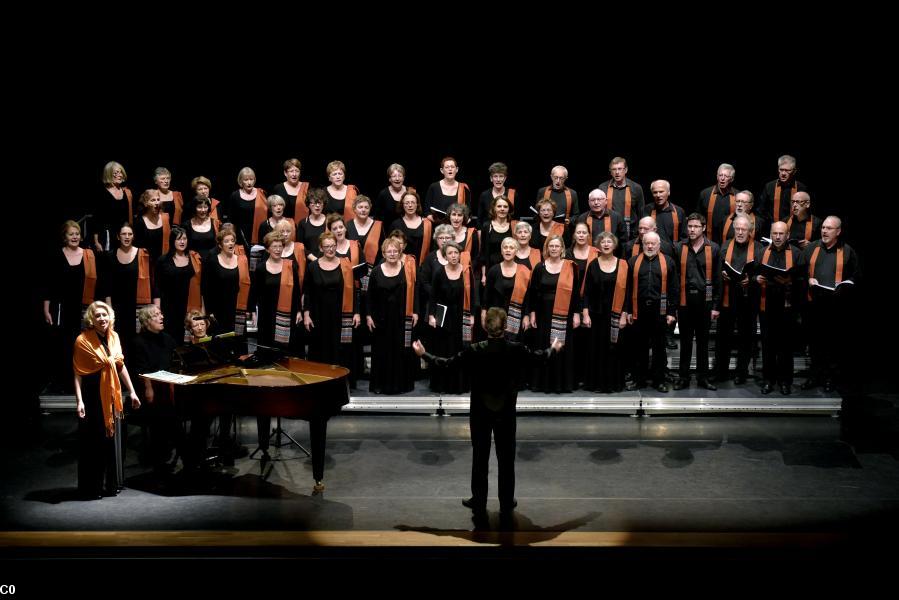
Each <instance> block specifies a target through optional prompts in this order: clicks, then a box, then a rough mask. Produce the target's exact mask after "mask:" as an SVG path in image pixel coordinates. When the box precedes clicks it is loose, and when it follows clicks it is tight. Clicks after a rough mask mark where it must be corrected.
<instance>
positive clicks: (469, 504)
mask: <svg viewBox="0 0 899 600" xmlns="http://www.w3.org/2000/svg"><path fill="white" fill-rule="evenodd" d="M462 506H464V507H465V508H470V509H471V510H473V511H474V512H486V510H487V502H486V501H479V500H477V499H475V498H474V497H472V498H466V499H465V500H463V501H462Z"/></svg>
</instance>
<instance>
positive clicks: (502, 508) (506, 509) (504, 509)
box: [499, 500, 518, 513]
mask: <svg viewBox="0 0 899 600" xmlns="http://www.w3.org/2000/svg"><path fill="white" fill-rule="evenodd" d="M516 506H518V500H512V503H511V504H502V503H500V505H499V512H500V513H510V512H512V511H513V510H515V507H516Z"/></svg>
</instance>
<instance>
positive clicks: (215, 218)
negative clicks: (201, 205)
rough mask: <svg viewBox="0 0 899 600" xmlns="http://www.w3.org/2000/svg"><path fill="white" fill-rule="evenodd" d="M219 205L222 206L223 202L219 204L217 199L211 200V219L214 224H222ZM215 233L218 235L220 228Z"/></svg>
mask: <svg viewBox="0 0 899 600" xmlns="http://www.w3.org/2000/svg"><path fill="white" fill-rule="evenodd" d="M219 204H221V202H219V201H218V200H216V199H215V198H210V199H209V218H210V219H212V222H213V223H216V222H218V223H221V222H222V220H221V219H220V218H219ZM215 232H216V233H218V228H216V230H215Z"/></svg>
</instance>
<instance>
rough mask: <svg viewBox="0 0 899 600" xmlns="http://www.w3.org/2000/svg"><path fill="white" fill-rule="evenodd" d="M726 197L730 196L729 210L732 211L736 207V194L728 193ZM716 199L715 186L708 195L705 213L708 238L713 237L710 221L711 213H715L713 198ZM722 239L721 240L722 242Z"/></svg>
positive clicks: (712, 226)
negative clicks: (707, 206)
mask: <svg viewBox="0 0 899 600" xmlns="http://www.w3.org/2000/svg"><path fill="white" fill-rule="evenodd" d="M728 198H730V212H731V213H733V212H734V211H735V210H736V208H737V196H736V194H728ZM717 199H718V195H717V194H716V193H715V188H712V195H711V196H709V210H708V213H707V214H706V218H705V220H706V224H707V225H708V227H709V229H708V237H709V239H710V240H711V239H714V236H713V232H712V230H713V229H714V225H713V223H712V215H713V214H715V200H717ZM723 241H724V240H722V242H723Z"/></svg>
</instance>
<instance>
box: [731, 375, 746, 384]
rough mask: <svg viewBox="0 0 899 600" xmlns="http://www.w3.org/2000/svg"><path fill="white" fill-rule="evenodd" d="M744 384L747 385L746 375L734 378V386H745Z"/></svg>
mask: <svg viewBox="0 0 899 600" xmlns="http://www.w3.org/2000/svg"><path fill="white" fill-rule="evenodd" d="M744 383H746V375H743V374H742V373H738V374H737V375H735V376H734V385H743V384H744Z"/></svg>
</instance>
